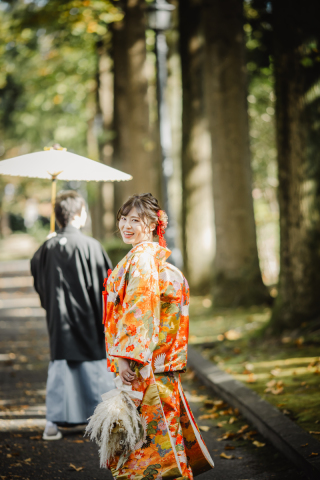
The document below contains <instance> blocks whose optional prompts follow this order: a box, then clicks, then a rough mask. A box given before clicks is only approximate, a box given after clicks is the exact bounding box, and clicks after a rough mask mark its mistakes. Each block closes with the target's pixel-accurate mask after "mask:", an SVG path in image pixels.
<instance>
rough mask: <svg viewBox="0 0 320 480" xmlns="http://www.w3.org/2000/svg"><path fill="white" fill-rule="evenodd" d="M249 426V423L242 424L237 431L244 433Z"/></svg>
mask: <svg viewBox="0 0 320 480" xmlns="http://www.w3.org/2000/svg"><path fill="white" fill-rule="evenodd" d="M248 428H249V425H242V427H241V428H240V429H239V430H238V431H237V433H243V432H245V431H246V430H247V429H248Z"/></svg>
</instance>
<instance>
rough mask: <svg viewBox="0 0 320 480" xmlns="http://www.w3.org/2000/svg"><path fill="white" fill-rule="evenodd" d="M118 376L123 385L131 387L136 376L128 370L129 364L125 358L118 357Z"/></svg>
mask: <svg viewBox="0 0 320 480" xmlns="http://www.w3.org/2000/svg"><path fill="white" fill-rule="evenodd" d="M118 365H119V375H120V378H121V380H122V382H123V383H124V384H125V385H131V382H132V381H133V380H134V379H135V378H136V374H135V373H134V372H133V371H132V370H131V368H130V362H129V360H127V359H126V358H121V357H118Z"/></svg>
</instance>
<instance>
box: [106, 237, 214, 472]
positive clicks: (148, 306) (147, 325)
mask: <svg viewBox="0 0 320 480" xmlns="http://www.w3.org/2000/svg"><path fill="white" fill-rule="evenodd" d="M170 253H171V252H170V251H169V250H168V249H167V248H164V247H161V246H159V245H158V244H157V243H149V242H148V243H147V242H146V243H141V244H139V245H137V246H136V247H134V248H133V249H132V250H130V252H129V253H128V254H127V255H126V257H124V259H123V260H122V261H121V262H120V263H119V264H118V265H117V266H116V268H115V269H114V271H113V272H112V274H111V275H110V276H109V279H108V282H107V293H108V295H107V312H106V322H105V335H106V350H107V363H108V369H109V370H110V371H113V372H118V365H117V357H124V358H127V359H129V360H134V361H135V362H136V363H135V365H136V368H135V370H136V374H137V378H136V379H135V380H134V381H133V382H132V388H133V390H136V391H140V392H143V398H142V401H138V400H135V403H136V406H137V408H138V411H139V413H140V417H141V421H142V424H143V427H144V432H145V434H144V438H143V440H142V441H141V442H140V444H138V445H136V448H135V451H134V452H133V453H132V454H131V455H130V456H129V458H128V459H127V461H126V463H125V464H124V465H123V467H122V468H120V469H119V470H116V466H117V463H118V458H115V459H113V460H112V462H111V463H110V464H109V465H108V466H109V468H110V469H111V471H112V474H113V476H114V477H115V478H117V479H121V480H127V479H128V480H129V479H130V480H155V479H157V478H165V479H181V478H184V479H190V480H192V478H193V476H194V475H198V474H200V473H202V472H205V471H207V470H209V469H211V468H212V467H213V461H212V459H211V456H210V454H209V452H208V450H207V448H206V446H205V444H204V442H203V439H202V437H201V434H200V432H199V429H198V426H197V424H196V422H195V419H194V417H193V415H192V412H191V409H190V407H189V404H188V402H187V399H186V397H185V395H184V392H183V388H182V386H181V382H180V375H179V373H180V372H183V371H185V369H186V363H187V341H188V328H189V314H188V306H189V287H188V283H187V281H186V279H185V277H184V276H183V275H182V273H181V272H180V271H179V270H178V269H177V268H176V267H174V266H173V265H171V264H169V263H167V262H166V259H167V258H168V256H169V255H170Z"/></svg>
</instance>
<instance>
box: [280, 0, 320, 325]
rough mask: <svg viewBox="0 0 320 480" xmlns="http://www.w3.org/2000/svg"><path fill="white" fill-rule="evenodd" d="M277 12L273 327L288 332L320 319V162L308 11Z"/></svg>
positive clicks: (285, 4) (292, 8) (284, 4)
mask: <svg viewBox="0 0 320 480" xmlns="http://www.w3.org/2000/svg"><path fill="white" fill-rule="evenodd" d="M273 8H274V13H273V17H274V40H275V44H274V47H275V56H274V66H275V81H276V82H275V83H276V126H277V149H278V168H279V207H280V282H279V294H278V298H277V300H276V304H275V307H274V310H273V316H272V325H273V328H274V330H283V329H285V328H291V329H292V328H294V327H297V326H299V325H300V324H301V323H302V322H304V321H307V320H309V319H311V318H314V317H316V316H318V317H319V314H320V296H319V291H320V252H319V213H320V212H319V203H318V205H317V203H316V202H319V178H316V179H312V177H311V174H312V171H313V170H314V169H315V167H316V158H315V157H314V156H313V158H310V159H308V154H307V151H308V150H307V128H308V121H309V120H310V119H308V118H307V115H306V113H307V106H306V103H305V96H304V92H305V84H306V75H307V73H308V72H307V71H306V69H305V67H304V66H303V64H302V58H303V54H304V51H303V40H302V38H301V32H302V29H301V25H300V22H301V15H303V11H301V12H300V13H299V10H300V9H301V10H303V9H304V6H302V5H301V6H298V8H297V5H296V4H295V2H293V3H292V2H289V1H282V2H274V7H273ZM288 9H290V13H291V14H290V16H289V17H288V15H287V12H288V11H289V10H288ZM318 136H319V133H318ZM318 138H319V137H318ZM318 143H319V140H318ZM318 149H319V145H318ZM318 168H319V167H318ZM317 197H318V198H317Z"/></svg>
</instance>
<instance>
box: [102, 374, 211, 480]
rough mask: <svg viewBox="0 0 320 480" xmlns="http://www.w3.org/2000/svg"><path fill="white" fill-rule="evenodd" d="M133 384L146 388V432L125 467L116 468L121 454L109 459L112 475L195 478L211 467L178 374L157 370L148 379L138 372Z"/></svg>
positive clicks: (134, 478)
mask: <svg viewBox="0 0 320 480" xmlns="http://www.w3.org/2000/svg"><path fill="white" fill-rule="evenodd" d="M146 385H147V387H146ZM132 388H133V389H134V390H139V391H143V390H144V389H145V390H144V396H143V400H142V402H141V404H140V406H139V413H140V416H141V420H142V424H143V426H144V429H145V436H144V439H143V440H142V441H141V442H140V445H137V446H136V450H135V451H134V452H133V453H132V454H131V455H130V456H129V458H128V460H127V461H126V463H125V464H124V466H123V467H122V468H120V469H119V470H117V469H116V466H117V463H118V460H119V457H115V458H114V459H113V460H112V461H111V462H110V464H109V468H110V470H111V472H112V475H113V476H114V477H115V478H116V479H117V480H120V479H121V480H129V479H130V480H138V479H139V480H142V479H144V480H146V479H148V480H155V479H156V478H166V479H168V480H170V479H172V480H174V479H185V480H187V479H188V480H192V479H193V476H194V475H199V474H200V473H203V472H205V471H207V470H209V469H210V468H212V466H213V462H212V460H211V457H210V454H209V452H208V451H207V449H206V446H205V444H204V442H203V440H202V438H201V435H200V433H199V429H198V427H197V425H196V423H195V421H194V418H193V416H192V414H191V416H190V413H191V411H190V408H189V407H188V408H189V412H188V411H187V409H186V406H185V403H184V401H183V398H182V397H181V392H182V387H181V383H180V378H179V374H177V373H173V372H172V373H167V374H161V373H160V374H156V375H155V376H154V377H152V378H151V379H150V380H149V381H148V382H147V383H146V381H145V380H144V379H143V378H141V376H140V375H139V374H138V378H137V379H136V380H135V381H134V382H133V383H132ZM200 445H201V446H200Z"/></svg>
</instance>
